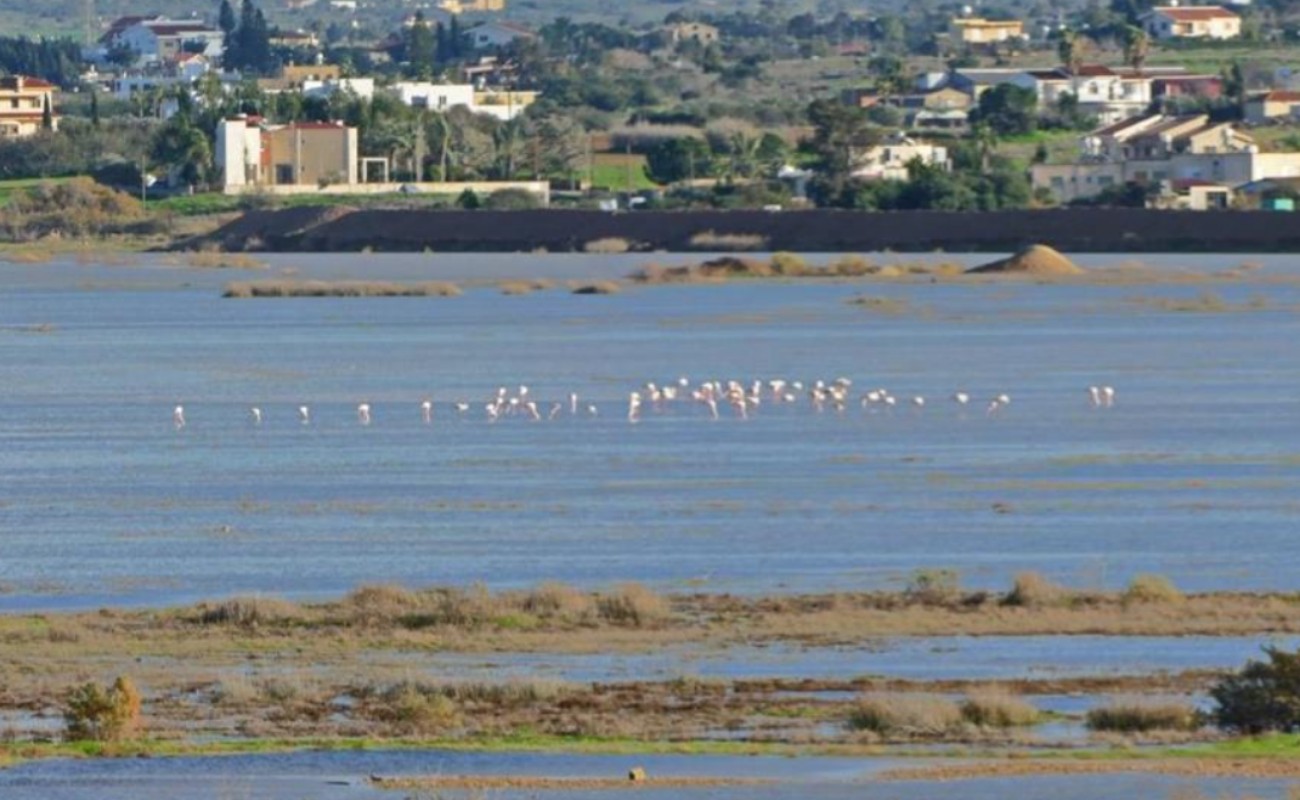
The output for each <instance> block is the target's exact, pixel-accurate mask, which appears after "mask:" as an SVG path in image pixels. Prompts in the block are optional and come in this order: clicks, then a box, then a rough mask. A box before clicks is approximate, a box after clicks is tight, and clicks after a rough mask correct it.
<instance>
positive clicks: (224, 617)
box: [196, 596, 304, 628]
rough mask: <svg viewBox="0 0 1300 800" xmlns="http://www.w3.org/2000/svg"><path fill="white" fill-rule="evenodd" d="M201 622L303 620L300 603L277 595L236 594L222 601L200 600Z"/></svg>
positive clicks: (253, 624)
mask: <svg viewBox="0 0 1300 800" xmlns="http://www.w3.org/2000/svg"><path fill="white" fill-rule="evenodd" d="M196 610H197V611H198V621H199V622H200V623H201V624H203V625H233V626H237V627H243V628H256V627H258V626H259V625H270V624H282V623H284V622H289V621H297V620H301V619H303V616H304V614H303V609H302V607H301V606H299V605H297V604H296V603H291V602H289V601H288V600H281V599H279V598H276V597H255V596H254V597H232V598H230V599H229V600H223V601H221V602H219V603H200V604H199V605H198V606H197V609H196Z"/></svg>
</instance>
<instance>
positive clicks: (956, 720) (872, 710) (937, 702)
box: [849, 693, 962, 737]
mask: <svg viewBox="0 0 1300 800" xmlns="http://www.w3.org/2000/svg"><path fill="white" fill-rule="evenodd" d="M849 727H850V728H853V729H854V730H861V731H872V732H873V733H878V734H880V735H881V736H888V737H933V736H943V735H946V734H950V733H954V732H956V731H959V730H960V729H961V727H962V712H961V709H959V708H958V707H957V704H956V703H954V702H953V701H951V700H949V699H947V698H946V697H940V696H938V695H932V694H912V693H902V694H881V695H866V696H864V697H863V698H862V699H861V700H859V701H858V705H857V707H856V708H854V709H853V711H852V712H851V713H850V715H849Z"/></svg>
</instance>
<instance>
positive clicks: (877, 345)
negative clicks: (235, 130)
mask: <svg viewBox="0 0 1300 800" xmlns="http://www.w3.org/2000/svg"><path fill="white" fill-rule="evenodd" d="M1188 258H1190V257H1182V258H1180V259H1179V260H1178V261H1177V262H1176V263H1179V264H1185V263H1187V259H1188ZM1195 258H1196V259H1197V260H1195V261H1193V262H1192V265H1191V266H1193V267H1199V268H1200V269H1201V270H1203V271H1204V272H1205V273H1206V274H1209V273H1211V272H1214V271H1216V270H1219V269H1226V268H1229V267H1232V266H1234V265H1236V264H1237V263H1238V262H1239V261H1240V259H1239V258H1228V259H1226V260H1225V259H1218V258H1215V257H1210V256H1200V257H1195ZM642 260H643V259H642ZM1112 260H1113V259H1112ZM634 263H636V259H633V258H628V257H617V258H612V259H611V258H601V257H591V256H587V257H579V256H490V257H488V256H479V257H473V256H364V255H358V256H297V257H279V258H278V259H276V260H275V262H274V263H273V264H272V266H271V267H270V270H269V271H270V272H271V273H275V272H276V271H277V270H280V271H283V270H284V269H291V270H292V271H293V274H295V275H300V276H304V277H316V276H329V277H337V276H340V275H343V276H351V277H357V276H372V275H374V276H378V277H383V278H385V279H396V278H402V277H408V276H412V275H414V274H415V273H416V272H419V273H420V275H422V276H423V277H436V278H438V279H450V280H461V281H465V280H466V279H467V278H469V277H471V276H473V277H475V278H477V279H478V280H480V281H483V282H485V283H486V284H487V285H485V286H483V287H482V288H478V289H474V288H471V289H469V290H468V291H467V292H466V293H465V294H464V295H463V296H461V297H457V298H445V299H431V298H411V299H396V298H379V299H366V298H361V299H350V298H349V299H294V300H223V299H222V298H221V297H220V296H219V295H220V287H221V286H222V285H223V284H224V282H225V281H227V280H230V279H232V273H241V274H236V275H234V276H233V277H235V278H239V277H243V275H242V273H244V272H246V271H245V270H216V269H207V270H200V269H192V268H184V267H174V266H171V267H169V266H166V265H155V266H151V267H150V266H99V267H95V266H88V265H80V264H69V265H59V264H48V265H38V266H17V265H10V266H6V267H5V268H4V269H5V284H4V285H5V290H4V291H3V293H0V320H2V321H3V327H2V328H0V351H2V352H3V358H2V359H0V381H3V383H4V385H5V386H6V387H7V390H6V392H5V393H4V396H3V398H2V399H0V444H2V445H3V447H2V448H0V481H2V483H3V486H4V487H5V495H4V498H3V502H4V505H3V511H2V513H3V515H4V519H5V524H4V526H3V527H4V530H3V533H2V534H0V535H2V536H3V545H4V554H5V555H4V558H3V559H2V560H0V592H2V593H0V608H7V609H22V608H32V607H58V606H69V607H71V606H76V607H87V606H92V607H93V606H94V605H100V604H120V603H137V604H139V603H158V602H171V601H187V600H193V599H196V598H200V597H205V596H214V595H225V594H229V593H233V592H268V593H277V594H287V595H293V596H311V595H317V596H319V595H322V594H331V593H338V592H340V591H345V590H347V589H349V588H351V587H353V586H355V585H357V584H358V583H360V582H363V581H376V580H382V581H398V582H402V583H407V584H410V585H424V584H430V583H442V582H451V583H458V584H465V583H468V582H473V581H483V582H485V583H487V584H490V585H493V586H509V585H525V584H532V583H536V582H538V581H539V580H544V579H560V580H565V581H569V582H573V583H577V584H581V585H601V584H607V583H609V582H612V581H619V580H628V579H636V580H643V581H646V582H648V583H650V584H652V585H654V586H656V587H657V588H664V589H673V588H682V587H707V588H708V589H710V590H714V591H740V592H751V593H752V592H771V591H786V590H819V589H825V588H832V587H838V588H857V587H881V586H886V587H887V586H893V587H897V586H899V585H901V583H902V582H903V581H904V580H905V579H906V577H907V576H908V575H909V574H910V573H911V572H912V571H913V570H915V569H918V568H950V569H955V570H958V571H959V572H960V573H961V575H962V578H963V580H964V581H965V582H966V583H967V584H968V585H975V586H980V585H990V586H991V585H1005V583H1006V582H1007V580H1008V579H1009V576H1010V575H1011V574H1013V573H1015V572H1017V571H1019V570H1024V569H1033V570H1038V571H1041V572H1043V573H1045V574H1047V575H1049V576H1051V577H1053V578H1055V579H1058V580H1060V581H1062V582H1064V583H1067V584H1070V585H1075V586H1080V587H1114V586H1121V585H1123V584H1124V583H1125V582H1126V581H1127V580H1128V579H1129V578H1130V577H1131V576H1132V575H1133V574H1135V573H1138V572H1151V571H1155V572H1161V573H1164V574H1167V575H1169V576H1170V577H1171V578H1172V579H1174V580H1175V581H1176V582H1177V583H1178V584H1179V585H1180V586H1182V587H1183V588H1185V589H1218V588H1234V589H1277V588H1289V587H1290V585H1291V578H1292V576H1293V575H1294V574H1295V570H1296V568H1297V567H1298V566H1300V551H1297V550H1296V548H1294V547H1292V546H1290V539H1291V532H1292V531H1293V530H1294V527H1295V524H1296V521H1297V518H1298V517H1300V504H1298V503H1297V502H1296V500H1295V498H1296V497H1297V496H1300V492H1298V491H1297V490H1298V489H1300V448H1298V447H1297V445H1296V443H1295V440H1294V438H1293V437H1291V436H1289V432H1290V431H1292V430H1294V425H1295V423H1296V421H1297V419H1298V418H1300V410H1298V408H1297V402H1296V400H1295V398H1296V397H1298V396H1300V366H1297V365H1298V364H1300V362H1298V361H1297V360H1296V359H1294V358H1292V357H1290V356H1291V355H1293V353H1292V352H1291V350H1292V349H1293V347H1292V344H1291V343H1292V342H1293V341H1294V338H1295V334H1296V331H1297V328H1300V314H1297V313H1296V311H1295V308H1296V307H1297V306H1300V286H1297V285H1296V284H1295V283H1291V282H1288V281H1286V280H1279V279H1280V278H1286V277H1287V276H1288V275H1290V276H1291V277H1294V276H1295V273H1294V272H1287V270H1286V268H1285V267H1282V266H1280V265H1277V264H1273V263H1272V262H1269V263H1268V264H1266V265H1265V267H1264V268H1262V269H1257V270H1254V271H1252V272H1250V273H1248V274H1246V276H1245V277H1243V278H1241V279H1240V280H1234V281H1232V282H1227V283H1222V284H1215V285H1214V286H1213V287H1211V289H1206V288H1204V287H1201V286H1198V285H1196V284H1194V283H1193V284H1189V285H1183V284H1176V285H1150V286H1128V285H1082V286H1081V285H1034V284H1022V283H1013V284H988V283H982V284H964V283H961V282H955V281H943V282H940V283H937V284H930V283H926V282H917V283H898V282H884V283H878V284H872V283H863V282H850V283H823V282H810V283H797V282H796V283H782V282H744V283H733V284H727V285H717V286H714V285H710V286H686V287H653V288H639V289H631V290H625V291H624V292H623V293H621V294H618V295H614V296H605V297H584V296H575V295H572V294H569V293H568V292H567V291H564V290H562V289H560V290H551V291H541V292H536V293H533V294H530V295H527V296H522V297H515V296H504V295H502V294H501V293H500V291H499V290H497V289H496V288H494V287H493V286H492V281H494V280H496V279H498V278H503V277H510V276H519V275H541V276H546V275H550V276H556V277H560V278H564V277H568V276H577V275H587V276H590V275H600V274H604V275H609V274H614V275H618V274H625V273H626V272H627V271H628V270H629V269H630V268H631V265H632V264H634ZM1107 263H1109V262H1107ZM1266 279H1267V280H1268V281H1273V282H1271V283H1270V282H1265V281H1266ZM1205 291H1213V292H1214V293H1215V295H1216V296H1218V297H1221V298H1222V300H1223V301H1224V302H1225V303H1227V304H1228V307H1230V308H1238V307H1239V308H1241V309H1250V310H1239V311H1232V312H1219V313H1215V312H1210V311H1202V312H1196V311H1186V312H1178V311H1170V310H1165V309H1163V308H1158V307H1154V306H1152V305H1151V304H1150V303H1149V302H1144V303H1139V302H1135V298H1139V297H1140V298H1146V299H1148V300H1149V299H1150V298H1151V297H1164V298H1175V299H1177V298H1189V297H1190V298H1193V299H1195V298H1196V297H1198V296H1200V295H1201V294H1202V293H1204V292H1205ZM864 292H866V293H869V294H872V295H881V296H887V297H890V298H894V299H896V300H898V301H900V302H902V303H904V304H905V308H906V309H909V311H907V312H906V313H901V314H876V313H872V312H871V311H868V310H864V309H863V308H862V307H859V306H855V305H852V304H849V303H846V302H845V301H846V300H848V299H850V298H852V297H854V296H856V295H859V294H862V293H864ZM1260 297H1263V298H1264V299H1263V300H1262V301H1258V298H1260ZM1252 298H1254V299H1256V301H1257V302H1256V304H1255V305H1253V306H1252V305H1251V302H1252ZM679 376H689V377H690V378H691V379H692V380H695V381H701V380H704V379H706V378H716V379H719V380H727V379H732V378H734V379H737V380H742V381H746V382H748V381H749V380H752V379H764V380H766V379H770V378H774V377H784V378H786V379H787V380H791V381H793V380H801V381H804V382H807V383H808V384H809V385H811V383H812V382H813V381H815V380H817V379H824V380H832V379H834V378H836V377H839V376H844V377H848V378H851V379H852V380H853V381H854V392H853V397H854V400H855V402H853V403H851V404H850V405H849V408H848V409H847V410H846V411H845V412H844V413H842V414H835V413H821V414H818V413H815V412H814V411H812V410H811V409H810V408H809V407H808V404H807V403H806V402H800V403H795V404H783V405H779V406H771V405H769V406H765V407H762V408H759V409H757V410H756V412H755V414H754V415H753V416H752V418H751V419H749V420H748V421H741V420H738V419H734V418H731V416H730V415H728V414H724V415H723V419H721V420H719V421H717V422H712V421H710V419H709V418H708V415H707V413H704V412H703V411H702V410H701V409H700V408H698V407H697V406H696V405H694V404H691V403H678V404H675V405H673V406H671V407H668V408H665V409H664V410H662V411H661V412H654V411H648V412H647V413H646V414H645V415H644V416H643V419H642V421H641V423H640V424H638V425H629V424H628V422H627V420H626V419H625V415H626V397H627V393H628V392H629V391H630V390H633V389H636V388H638V387H640V386H641V385H642V384H644V383H645V382H647V381H658V382H660V383H661V384H662V383H665V382H670V381H675V380H676V379H677V378H678V377H679ZM1097 383H1105V384H1110V385H1114V386H1116V387H1117V389H1118V398H1119V401H1118V404H1117V405H1116V407H1115V408H1113V409H1110V410H1108V411H1106V412H1104V413H1098V412H1097V411H1095V410H1094V409H1091V408H1090V407H1089V405H1088V403H1087V396H1086V388H1087V386H1089V385H1090V384H1097ZM520 384H524V385H527V386H529V387H530V389H531V391H532V396H533V397H536V398H537V399H538V401H539V404H540V406H541V408H542V411H543V412H544V413H547V414H548V415H549V409H550V407H551V405H552V404H553V403H554V402H560V403H561V404H563V405H564V406H565V407H566V408H565V413H560V414H558V415H557V417H556V418H555V420H554V421H553V422H550V423H546V422H542V423H530V422H526V421H524V419H522V418H520V417H516V418H511V419H504V420H502V421H501V422H500V423H498V424H495V425H492V424H488V422H487V421H486V420H485V419H484V417H483V414H482V411H481V405H482V402H483V401H484V400H485V399H487V398H489V397H491V396H493V395H494V394H495V392H496V388H497V387H498V386H509V387H511V388H512V390H513V388H514V387H516V386H517V385H520ZM867 387H888V389H889V390H890V391H892V392H893V393H894V394H895V395H897V396H899V397H900V398H903V399H904V402H903V403H901V404H900V406H899V407H898V408H895V409H893V410H892V411H891V412H889V413H868V412H867V411H866V410H863V409H862V408H860V407H859V406H858V404H857V403H856V398H857V396H858V390H859V389H861V390H863V391H865V390H866V389H867ZM956 390H962V391H965V392H968V393H970V394H971V395H972V397H973V398H975V400H974V401H973V402H972V405H971V406H970V407H969V408H968V409H967V410H961V409H959V408H958V407H956V406H954V405H953V404H952V403H951V402H949V401H948V397H949V395H950V394H951V393H952V392H954V391H956ZM1003 392H1005V393H1008V394H1010V395H1011V396H1012V397H1013V398H1014V400H1013V403H1012V404H1011V406H1010V407H1008V408H1007V409H1005V410H1004V411H1003V413H1000V414H997V415H994V416H986V414H985V413H984V404H985V403H986V402H987V401H988V398H990V397H992V396H994V395H996V394H999V393H1003ZM570 393H576V394H578V395H579V397H580V398H581V401H580V402H581V403H582V405H583V406H584V409H583V411H584V413H581V414H580V415H578V416H576V417H575V416H570V415H569V414H568V413H567V398H568V395H569V394H570ZM914 395H922V396H925V397H926V398H927V399H928V404H927V405H926V406H925V407H924V408H923V409H921V408H916V407H913V406H910V405H909V404H908V402H907V400H908V399H910V398H911V397H912V396H914ZM424 398H429V399H431V400H432V401H433V402H434V409H433V413H434V417H433V424H431V425H427V426H426V425H423V424H422V423H421V417H420V410H419V407H418V404H419V403H420V401H421V400H422V399H424ZM363 401H364V402H367V403H369V404H371V406H372V407H373V409H374V411H373V415H374V421H373V424H372V425H371V426H369V427H367V428H361V427H359V426H358V425H357V422H356V417H355V411H354V409H355V406H356V404H358V403H360V402H363ZM455 402H466V403H470V404H471V406H472V407H471V410H470V411H469V412H466V413H465V414H458V413H457V412H456V411H455V409H454V408H453V405H452V404H453V403H455ZM178 403H183V404H184V405H185V408H186V413H187V417H188V422H189V424H188V426H187V427H186V429H185V430H183V431H179V432H178V431H177V430H175V429H174V428H173V426H172V424H171V413H172V407H173V406H174V405H176V404H178ZM587 404H594V405H595V406H596V407H597V412H598V416H594V417H592V416H589V415H587V414H586V413H585V406H586V405H587ZM253 405H256V406H259V407H260V408H261V409H262V410H263V412H264V414H265V422H264V424H263V425H262V426H261V427H256V428H255V427H254V426H252V425H251V424H250V422H249V408H250V407H251V406H253ZM299 405H310V407H311V414H312V424H311V425H308V426H304V425H301V424H299V421H298V417H297V411H296V409H297V407H298V406H299ZM724 411H725V409H724Z"/></svg>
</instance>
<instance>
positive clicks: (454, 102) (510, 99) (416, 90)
mask: <svg viewBox="0 0 1300 800" xmlns="http://www.w3.org/2000/svg"><path fill="white" fill-rule="evenodd" d="M392 88H393V91H395V92H396V93H397V96H398V98H399V99H400V100H401V101H402V103H403V104H404V105H408V106H411V107H412V108H426V109H428V110H430V111H438V112H445V111H449V110H451V109H453V108H455V107H456V106H463V107H465V108H466V109H468V110H469V111H471V112H473V113H475V114H487V115H489V116H492V117H496V118H497V119H499V120H502V121H509V120H512V119H514V118H515V117H517V116H519V115H520V114H522V113H523V112H524V109H526V108H528V106H530V105H532V104H533V102H534V101H536V100H537V92H514V91H493V90H490V89H485V90H479V89H476V88H475V87H474V86H473V85H472V84H468V83H429V82H426V81H401V82H399V83H395V84H393V87H392Z"/></svg>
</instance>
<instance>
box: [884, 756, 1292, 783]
mask: <svg viewBox="0 0 1300 800" xmlns="http://www.w3.org/2000/svg"><path fill="white" fill-rule="evenodd" d="M1125 772H1130V773H1131V772H1136V773H1147V774H1153V775H1176V776H1180V777H1186V778H1300V759H1296V758H1240V759H1226V758H1135V759H1119V758H1116V759H1097V760H1095V761H1067V760H1064V759H1041V760H1035V759H1015V760H1006V761H989V762H982V763H977V764H950V765H941V766H936V767H918V768H908V769H897V770H891V771H888V772H885V773H882V774H881V779H883V780H896V781H961V780H971V779H973V778H1013V777H1025V776H1030V775H1114V774H1117V773H1125Z"/></svg>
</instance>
